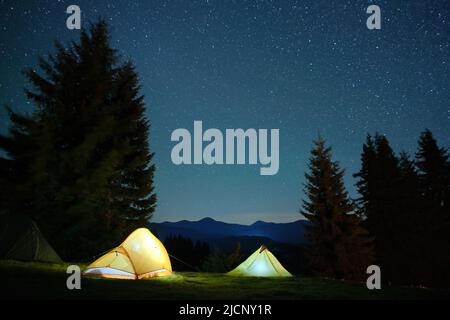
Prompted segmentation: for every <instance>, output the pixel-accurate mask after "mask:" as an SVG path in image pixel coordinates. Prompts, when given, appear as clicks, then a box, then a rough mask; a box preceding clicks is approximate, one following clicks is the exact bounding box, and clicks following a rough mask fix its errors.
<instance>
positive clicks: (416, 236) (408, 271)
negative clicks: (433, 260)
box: [395, 152, 425, 284]
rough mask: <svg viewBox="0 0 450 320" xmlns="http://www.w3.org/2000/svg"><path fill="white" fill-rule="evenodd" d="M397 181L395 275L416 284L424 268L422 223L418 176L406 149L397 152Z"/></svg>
mask: <svg viewBox="0 0 450 320" xmlns="http://www.w3.org/2000/svg"><path fill="white" fill-rule="evenodd" d="M399 172H400V175H399V185H398V189H397V191H396V195H397V199H396V201H397V202H398V208H399V209H398V212H397V215H396V221H397V223H396V233H395V236H396V238H397V243H398V244H399V245H398V248H397V252H396V256H397V258H396V269H395V270H396V271H397V272H396V273H395V278H396V281H397V282H398V283H401V284H417V283H418V279H419V274H420V273H421V272H422V269H423V263H422V262H423V251H424V249H425V248H424V247H423V234H424V233H423V225H422V221H421V216H420V212H419V204H420V196H419V179H418V175H417V170H416V166H415V163H414V161H413V160H411V159H410V157H409V155H408V154H407V153H406V152H401V153H400V156H399Z"/></svg>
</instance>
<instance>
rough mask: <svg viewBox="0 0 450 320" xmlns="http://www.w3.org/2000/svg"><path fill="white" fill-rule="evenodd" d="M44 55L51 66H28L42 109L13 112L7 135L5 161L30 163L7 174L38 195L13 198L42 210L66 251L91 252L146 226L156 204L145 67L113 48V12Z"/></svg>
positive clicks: (47, 228)
mask: <svg viewBox="0 0 450 320" xmlns="http://www.w3.org/2000/svg"><path fill="white" fill-rule="evenodd" d="M39 65H40V67H41V69H42V71H43V73H42V74H39V73H38V72H36V71H34V70H28V71H27V72H26V75H27V77H28V79H29V81H30V83H31V85H32V88H31V89H27V96H28V98H29V99H30V101H32V102H33V103H34V105H35V106H36V110H35V111H34V113H33V114H32V115H31V116H29V117H27V116H23V115H18V114H16V113H12V115H11V123H12V126H11V130H10V134H9V135H7V136H2V137H1V138H0V147H1V148H3V149H4V150H5V151H6V153H7V157H6V158H4V159H2V161H6V162H7V163H8V164H9V166H10V167H11V168H13V169H12V170H15V172H19V171H20V170H22V169H23V170H24V171H23V172H24V173H25V174H24V175H19V174H16V173H14V174H10V175H9V176H7V175H4V174H3V173H2V176H3V178H4V179H6V180H8V181H9V182H10V186H9V185H8V188H10V190H11V192H13V193H16V190H20V191H21V192H22V193H23V194H26V195H27V197H28V199H26V200H27V201H26V202H25V203H24V204H23V205H21V204H20V201H21V199H20V198H21V197H22V196H17V197H16V198H14V199H13V200H12V201H10V203H9V204H8V206H7V207H8V208H9V209H8V210H9V211H13V212H17V211H18V208H17V207H18V206H21V207H20V211H21V212H23V213H27V214H29V215H31V216H32V217H33V218H35V220H36V221H37V222H38V224H39V226H40V227H41V229H42V231H43V232H44V234H45V235H46V236H47V238H48V239H49V241H50V242H51V243H52V245H53V246H54V247H55V249H56V250H57V251H58V253H60V255H61V256H62V257H63V258H65V259H70V260H78V259H90V258H91V257H92V255H94V254H98V253H99V252H102V251H103V250H106V249H107V248H110V247H113V246H114V245H116V244H117V243H119V242H120V241H122V240H123V238H124V236H125V235H126V234H127V233H129V232H130V231H131V230H132V229H134V228H136V227H139V226H145V224H146V222H147V220H148V219H149V218H150V217H151V216H152V213H153V211H154V209H155V205H156V196H155V194H154V189H153V174H154V170H155V167H154V165H152V164H151V160H152V157H153V154H152V153H151V152H150V150H149V144H148V142H149V140H148V133H149V123H148V121H147V120H146V118H145V114H144V113H145V107H144V102H143V97H142V96H141V95H140V94H139V81H138V77H137V74H136V71H135V70H134V67H133V65H132V63H131V62H122V61H121V59H120V57H119V56H118V54H117V53H116V51H115V50H114V49H112V48H111V46H110V40H109V34H108V30H107V26H106V24H105V23H104V22H103V21H99V22H97V23H96V24H94V25H92V26H91V28H90V30H89V32H86V31H82V32H81V37H80V41H79V43H72V44H71V45H70V46H68V47H67V48H64V47H63V46H62V45H61V44H59V43H57V44H56V54H55V55H51V56H49V57H48V58H47V59H43V58H41V59H40V61H39ZM20 127H25V128H22V129H21V130H20V134H18V133H17V131H18V130H17V128H20ZM3 178H2V179H3Z"/></svg>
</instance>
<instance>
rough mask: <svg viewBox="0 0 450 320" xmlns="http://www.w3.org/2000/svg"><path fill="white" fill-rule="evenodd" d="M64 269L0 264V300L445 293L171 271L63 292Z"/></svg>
mask: <svg viewBox="0 0 450 320" xmlns="http://www.w3.org/2000/svg"><path fill="white" fill-rule="evenodd" d="M68 265H69V264H44V263H37V262H17V261H0V272H1V273H2V281H1V286H0V296H1V297H2V298H12V299H14V298H31V299H33V298H34V299H46V298H53V299H205V300H206V299H225V300H228V299H234V300H236V299H261V300H262V299H431V298H444V297H448V296H449V294H450V293H449V290H435V289H433V290H432V289H421V288H383V289H381V290H368V289H367V288H366V286H365V284H364V283H348V282H344V281H336V280H328V279H320V278H310V277H286V278H253V277H250V278H243V277H232V276H227V275H224V274H214V273H197V272H174V273H173V274H172V275H170V276H166V277H159V278H151V279H145V280H118V279H101V278H82V280H81V290H68V289H67V288H66V279H67V276H68V274H66V268H67V266H68ZM80 267H81V268H82V269H83V268H85V267H86V266H85V265H80Z"/></svg>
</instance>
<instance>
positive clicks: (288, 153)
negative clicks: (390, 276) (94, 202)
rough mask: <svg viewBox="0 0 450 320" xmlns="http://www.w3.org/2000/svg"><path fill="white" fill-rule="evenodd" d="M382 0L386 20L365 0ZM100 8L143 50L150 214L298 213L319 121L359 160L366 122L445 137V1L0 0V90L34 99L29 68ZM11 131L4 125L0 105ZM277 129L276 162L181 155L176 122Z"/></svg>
mask: <svg viewBox="0 0 450 320" xmlns="http://www.w3.org/2000/svg"><path fill="white" fill-rule="evenodd" d="M372 3H374V4H377V5H379V6H380V7H381V13H382V26H381V30H372V31H371V30H368V29H367V28H366V19H367V17H368V16H369V15H368V14H366V8H367V7H368V6H369V5H370V4H372ZM71 4H77V5H79V6H80V7H81V10H82V26H83V27H87V26H88V25H89V21H93V20H95V18H96V17H98V16H102V17H104V18H105V19H106V20H107V21H108V23H109V25H110V27H111V35H112V45H113V46H114V47H115V48H116V49H118V50H119V52H120V53H121V54H122V55H123V56H124V57H125V58H130V59H132V60H133V61H134V63H135V64H136V66H137V71H138V72H139V75H140V79H141V83H142V94H144V95H145V101H146V105H147V108H148V117H149V119H150V121H151V137H150V139H151V148H152V150H154V151H155V152H156V156H155V163H156V165H157V172H156V190H157V194H158V208H157V211H156V213H155V215H154V220H155V221H162V220H179V219H190V220H193V219H198V218H201V217H205V216H210V217H213V218H216V219H219V220H223V221H233V222H243V223H250V222H253V221H256V220H267V221H290V220H295V219H298V218H300V215H299V214H298V210H299V206H300V202H301V198H302V197H303V193H302V183H304V181H305V180H304V172H305V170H306V165H307V159H308V156H309V151H310V147H311V142H312V140H313V139H314V138H315V137H316V136H317V133H318V132H319V131H320V133H321V135H322V136H324V137H325V138H326V139H327V141H328V143H329V144H330V145H332V147H333V150H334V157H335V159H337V160H339V161H340V162H341V164H342V166H343V167H344V168H345V169H346V171H347V175H346V185H347V188H348V190H349V192H350V194H351V196H353V197H354V196H356V193H355V188H354V180H353V178H352V177H351V174H353V173H354V172H356V171H358V169H359V165H360V162H359V158H360V152H361V147H362V143H363V141H364V139H365V136H366V134H367V133H368V132H370V133H374V132H375V131H379V132H381V133H383V134H386V135H387V137H388V139H389V140H390V141H391V143H392V146H393V147H394V149H395V150H396V151H400V150H406V151H408V152H410V153H411V154H413V153H414V152H415V149H416V143H417V139H418V136H419V134H420V132H421V131H423V129H424V128H429V129H431V130H432V132H433V133H434V134H435V136H436V138H437V139H438V142H439V143H440V145H441V146H444V147H449V146H450V135H449V133H450V109H449V108H450V91H449V89H450V88H449V87H450V79H449V77H450V72H449V71H450V45H449V44H450V21H449V19H450V18H449V14H450V2H449V1H448V0H440V1H438V0H435V1H423V0H414V1H412V0H411V1H392V0H390V1H353V0H352V1H331V0H324V1H321V0H312V1H281V0H280V1H243V0H239V1H237V0H236V1H224V0H221V1H219V0H209V1H207V0H203V1H187V0H183V1H181V0H178V1H84V0H83V1H81V0H79V1H69V2H68V1H4V0H1V1H0V35H1V36H0V61H1V72H0V103H1V104H5V103H6V104H9V105H11V106H12V107H14V108H16V109H18V110H22V111H28V112H29V111H31V110H32V106H31V105H29V104H27V103H26V100H25V98H24V95H23V90H22V89H23V87H24V85H25V84H26V83H25V80H24V77H23V76H22V74H21V70H22V69H23V68H24V67H26V66H31V67H33V66H36V62H37V57H38V55H43V54H47V53H50V52H52V51H53V47H52V43H53V40H55V39H58V40H60V41H62V42H67V41H69V40H70V39H77V38H78V36H79V31H71V30H68V29H67V28H66V24H65V20H66V18H67V14H66V13H65V10H66V8H67V6H68V5H71ZM0 116H1V123H0V129H1V131H2V132H4V130H5V129H6V128H7V119H6V116H5V113H4V111H3V110H2V111H1V113H0ZM194 120H202V121H203V126H204V128H205V129H206V128H219V129H221V130H223V131H224V130H225V129H226V128H244V129H246V128H267V129H270V128H278V129H280V170H279V172H278V174H277V175H275V176H260V175H259V165H256V166H251V165H245V166H237V165H235V166H226V165H223V166H207V165H200V166H193V165H192V166H175V165H174V164H172V162H171V160H170V152H171V148H172V147H173V145H174V143H172V142H171V141H170V134H171V132H172V131H173V130H175V129H176V128H181V127H183V128H188V129H189V130H192V126H193V121H194Z"/></svg>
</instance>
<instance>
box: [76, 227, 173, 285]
mask: <svg viewBox="0 0 450 320" xmlns="http://www.w3.org/2000/svg"><path fill="white" fill-rule="evenodd" d="M171 273H172V266H171V264H170V258H169V255H168V254H167V251H166V248H165V247H164V245H163V244H162V243H161V241H159V240H158V238H156V237H155V236H154V235H153V234H152V233H151V232H150V231H149V230H148V229H146V228H139V229H137V230H135V231H133V232H132V233H131V234H130V235H129V236H128V237H127V238H126V239H125V241H124V242H122V244H120V245H119V246H118V247H116V248H114V249H112V250H110V251H109V252H108V253H106V254H104V255H103V256H101V257H100V258H98V259H97V260H95V261H94V262H92V263H91V264H90V265H89V266H88V267H87V269H86V270H85V271H84V272H83V275H85V276H98V277H103V278H114V279H143V278H149V277H157V276H164V275H169V274H171Z"/></svg>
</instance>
